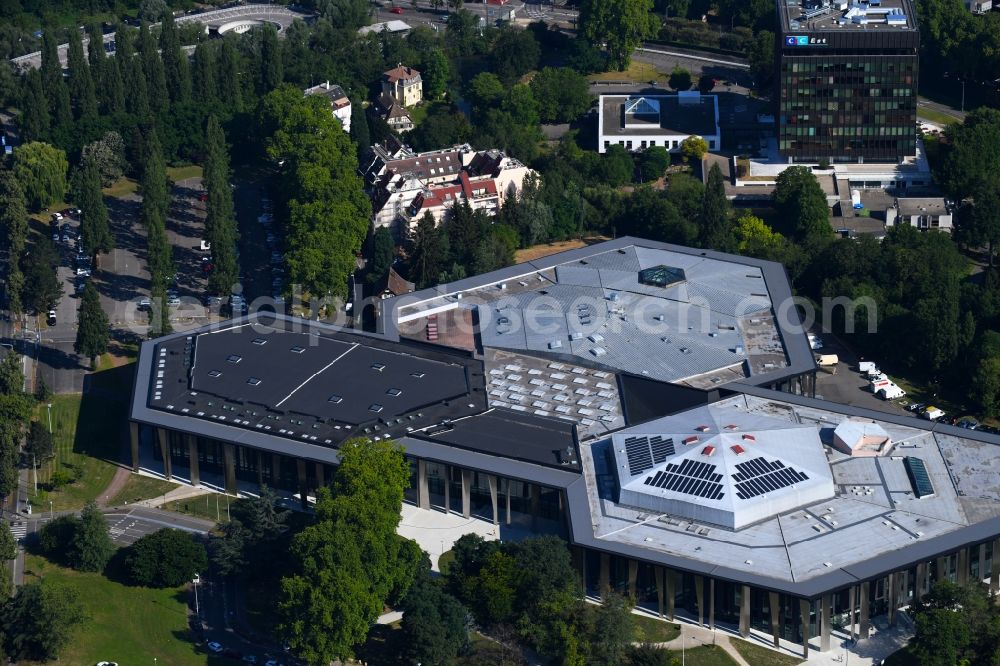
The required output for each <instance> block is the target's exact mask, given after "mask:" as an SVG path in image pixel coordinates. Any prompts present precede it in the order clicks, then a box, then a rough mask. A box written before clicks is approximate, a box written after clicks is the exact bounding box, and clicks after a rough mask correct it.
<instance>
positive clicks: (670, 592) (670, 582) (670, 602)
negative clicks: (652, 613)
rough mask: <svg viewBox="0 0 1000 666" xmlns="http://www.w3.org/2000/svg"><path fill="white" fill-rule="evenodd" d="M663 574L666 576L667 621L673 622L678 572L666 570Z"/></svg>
mask: <svg viewBox="0 0 1000 666" xmlns="http://www.w3.org/2000/svg"><path fill="white" fill-rule="evenodd" d="M663 573H664V576H666V591H665V596H666V597H667V619H668V620H670V621H671V622H673V621H674V604H675V602H676V601H677V572H675V571H674V570H673V569H666V570H664V572H663Z"/></svg>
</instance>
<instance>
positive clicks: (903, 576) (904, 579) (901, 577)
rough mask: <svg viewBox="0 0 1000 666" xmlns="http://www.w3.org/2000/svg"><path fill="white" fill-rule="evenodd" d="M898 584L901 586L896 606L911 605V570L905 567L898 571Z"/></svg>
mask: <svg viewBox="0 0 1000 666" xmlns="http://www.w3.org/2000/svg"><path fill="white" fill-rule="evenodd" d="M896 584H897V586H898V588H899V592H898V594H896V608H897V609H898V608H902V607H903V606H909V605H910V570H909V569H904V570H903V571H899V572H897V573H896Z"/></svg>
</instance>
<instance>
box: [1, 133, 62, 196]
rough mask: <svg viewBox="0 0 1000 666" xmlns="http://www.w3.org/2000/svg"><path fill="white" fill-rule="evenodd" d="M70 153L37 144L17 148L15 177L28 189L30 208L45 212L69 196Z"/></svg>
mask: <svg viewBox="0 0 1000 666" xmlns="http://www.w3.org/2000/svg"><path fill="white" fill-rule="evenodd" d="M68 168H69V163H68V162H67V161H66V153H64V152H63V151H61V150H59V149H58V148H55V147H53V146H50V145H49V144H47V143H39V142H37V141H34V142H32V143H26V144H23V145H20V146H18V147H16V148H15V149H14V166H13V172H14V176H15V177H16V178H17V180H18V181H19V182H20V183H21V187H22V188H23V189H24V196H25V199H26V201H27V204H28V207H29V208H31V209H32V210H42V209H43V208H46V207H47V206H48V205H49V204H51V203H53V202H56V201H62V200H63V197H64V196H65V195H66V170H67V169H68Z"/></svg>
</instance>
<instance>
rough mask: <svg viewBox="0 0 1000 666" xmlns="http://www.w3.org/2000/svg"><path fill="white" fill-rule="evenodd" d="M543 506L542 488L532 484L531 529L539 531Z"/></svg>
mask: <svg viewBox="0 0 1000 666" xmlns="http://www.w3.org/2000/svg"><path fill="white" fill-rule="evenodd" d="M541 506H542V487H541V486H540V485H538V484H537V483H532V484H531V529H533V530H534V529H538V512H539V510H540V509H541Z"/></svg>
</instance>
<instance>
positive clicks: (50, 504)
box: [49, 500, 53, 520]
mask: <svg viewBox="0 0 1000 666" xmlns="http://www.w3.org/2000/svg"><path fill="white" fill-rule="evenodd" d="M52 516H53V513H52V500H49V520H52Z"/></svg>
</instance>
